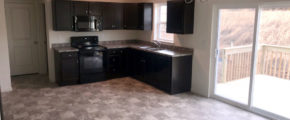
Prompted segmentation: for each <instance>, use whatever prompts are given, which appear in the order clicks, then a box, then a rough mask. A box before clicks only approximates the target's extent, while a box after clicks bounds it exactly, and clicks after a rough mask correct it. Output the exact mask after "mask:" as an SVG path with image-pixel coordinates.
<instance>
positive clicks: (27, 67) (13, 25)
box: [5, 3, 38, 75]
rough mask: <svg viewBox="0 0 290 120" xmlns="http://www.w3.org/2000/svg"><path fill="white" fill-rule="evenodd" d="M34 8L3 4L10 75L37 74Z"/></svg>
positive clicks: (22, 4)
mask: <svg viewBox="0 0 290 120" xmlns="http://www.w3.org/2000/svg"><path fill="white" fill-rule="evenodd" d="M33 10H34V6H33V5H32V4H25V3H20V4H17V3H7V4H5V11H6V20H7V29H8V44H9V57H10V67H11V75H23V74H31V73H37V72H38V68H37V67H38V54H37V53H38V52H37V44H38V42H37V40H36V31H35V30H36V25H35V21H34V17H35V14H34V11H33Z"/></svg>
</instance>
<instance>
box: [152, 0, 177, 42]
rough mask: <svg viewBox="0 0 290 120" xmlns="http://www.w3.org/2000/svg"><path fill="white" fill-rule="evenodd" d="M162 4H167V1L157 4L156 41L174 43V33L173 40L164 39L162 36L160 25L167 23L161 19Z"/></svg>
mask: <svg viewBox="0 0 290 120" xmlns="http://www.w3.org/2000/svg"><path fill="white" fill-rule="evenodd" d="M162 6H167V4H166V3H158V4H156V7H155V15H154V16H155V24H154V27H155V32H154V41H159V42H164V43H168V44H174V34H172V35H173V39H172V40H171V39H164V38H162V37H161V27H160V26H161V25H162V24H165V25H166V24H167V21H166V22H162V21H161V7H162ZM166 12H167V11H166ZM167 34H170V33H167Z"/></svg>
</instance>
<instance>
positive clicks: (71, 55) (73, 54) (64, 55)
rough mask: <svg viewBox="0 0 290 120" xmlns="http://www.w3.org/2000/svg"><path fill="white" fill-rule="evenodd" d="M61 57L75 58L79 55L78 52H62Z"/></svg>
mask: <svg viewBox="0 0 290 120" xmlns="http://www.w3.org/2000/svg"><path fill="white" fill-rule="evenodd" d="M61 57H62V58H75V57H78V53H77V52H66V53H62V54H61Z"/></svg>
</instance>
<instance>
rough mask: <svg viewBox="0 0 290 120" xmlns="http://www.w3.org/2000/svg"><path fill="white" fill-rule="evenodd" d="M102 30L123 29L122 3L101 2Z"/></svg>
mask: <svg viewBox="0 0 290 120" xmlns="http://www.w3.org/2000/svg"><path fill="white" fill-rule="evenodd" d="M102 6H103V22H104V23H103V27H104V30H119V29H123V4H121V3H103V5H102Z"/></svg>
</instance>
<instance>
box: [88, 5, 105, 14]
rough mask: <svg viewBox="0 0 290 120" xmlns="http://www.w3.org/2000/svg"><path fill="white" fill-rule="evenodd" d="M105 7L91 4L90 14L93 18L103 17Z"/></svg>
mask: <svg viewBox="0 0 290 120" xmlns="http://www.w3.org/2000/svg"><path fill="white" fill-rule="evenodd" d="M102 12H103V6H102V3H99V2H90V3H89V14H90V15H91V16H102Z"/></svg>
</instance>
